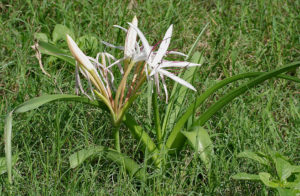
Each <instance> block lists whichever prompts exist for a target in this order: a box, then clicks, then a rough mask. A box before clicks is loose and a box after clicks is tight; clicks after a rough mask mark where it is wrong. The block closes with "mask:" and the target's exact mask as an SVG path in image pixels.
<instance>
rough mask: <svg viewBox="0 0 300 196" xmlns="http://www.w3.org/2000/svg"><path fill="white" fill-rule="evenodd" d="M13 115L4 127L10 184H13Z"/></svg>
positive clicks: (6, 119)
mask: <svg viewBox="0 0 300 196" xmlns="http://www.w3.org/2000/svg"><path fill="white" fill-rule="evenodd" d="M12 114H13V111H12V112H10V113H8V114H7V116H6V118H5V126H4V142H5V157H6V166H7V175H8V182H9V183H10V184H12V173H11V170H12V158H11V137H12Z"/></svg>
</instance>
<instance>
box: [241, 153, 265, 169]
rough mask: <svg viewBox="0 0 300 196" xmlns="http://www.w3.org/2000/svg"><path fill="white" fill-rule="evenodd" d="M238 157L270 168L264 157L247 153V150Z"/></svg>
mask: <svg viewBox="0 0 300 196" xmlns="http://www.w3.org/2000/svg"><path fill="white" fill-rule="evenodd" d="M238 157H239V158H248V159H252V160H254V161H257V162H259V163H260V164H263V165H267V166H270V162H269V160H268V159H267V158H266V157H263V156H260V155H259V154H257V153H255V152H251V151H248V150H245V151H244V152H241V153H239V154H238Z"/></svg>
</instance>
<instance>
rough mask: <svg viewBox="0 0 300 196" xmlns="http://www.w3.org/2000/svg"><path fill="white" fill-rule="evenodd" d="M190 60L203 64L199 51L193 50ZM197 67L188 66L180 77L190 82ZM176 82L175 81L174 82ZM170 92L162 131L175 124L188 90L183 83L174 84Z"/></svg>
mask: <svg viewBox="0 0 300 196" xmlns="http://www.w3.org/2000/svg"><path fill="white" fill-rule="evenodd" d="M191 62H193V63H200V64H203V62H204V58H202V55H201V53H200V52H195V54H194V55H193V57H192V60H191ZM197 69H198V67H190V68H188V69H187V70H186V71H185V72H184V75H183V77H182V79H183V80H185V81H187V82H189V83H192V80H193V78H194V74H195V73H196V70H197ZM175 84H177V83H175ZM175 84H174V87H173V90H172V92H171V96H170V102H169V104H168V106H167V108H166V112H165V117H164V121H163V125H162V133H165V132H166V130H170V129H171V128H172V127H173V125H174V124H175V122H176V120H177V118H178V115H179V114H180V111H182V109H183V108H184V105H183V102H184V100H185V99H186V94H187V91H188V90H189V89H188V88H187V87H185V86H183V85H175Z"/></svg>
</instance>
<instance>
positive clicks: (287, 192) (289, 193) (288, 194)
mask: <svg viewBox="0 0 300 196" xmlns="http://www.w3.org/2000/svg"><path fill="white" fill-rule="evenodd" d="M276 190H277V191H278V193H279V195H280V196H297V195H299V194H297V191H296V190H293V189H287V188H280V187H278V188H276ZM298 193H299V192H298Z"/></svg>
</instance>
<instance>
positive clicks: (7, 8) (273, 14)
mask: <svg viewBox="0 0 300 196" xmlns="http://www.w3.org/2000/svg"><path fill="white" fill-rule="evenodd" d="M299 10H300V1H297V0H296V1H293V0H290V1H285V0H274V1H271V0H270V1H267V0H266V1H264V0H257V1H252V0H247V1H242V0H240V1H238V0H237V1H233V0H232V1H231V0H230V1H197V0H193V1H192V0H177V1H175V0H173V1H165V0H161V1H150V0H143V1H136V0H128V1H117V0H114V1H113V0H112V1H84V3H80V2H79V1H74V2H73V1H57V2H54V1H48V2H47V1H30V0H27V1H5V0H4V1H1V3H0V130H3V129H4V118H5V115H6V114H7V113H8V112H9V111H10V110H11V109H13V108H14V107H16V106H17V105H19V104H21V103H23V102H24V101H26V100H28V99H30V98H33V97H37V96H40V95H44V94H57V93H66V94H73V93H74V92H75V76H74V72H75V70H74V67H73V66H71V65H69V64H67V63H65V62H62V61H59V60H55V59H53V58H49V56H46V55H43V63H44V68H45V69H46V70H47V72H49V73H50V75H51V77H48V76H46V75H45V74H43V73H42V71H41V69H40V67H39V64H38V61H37V59H36V58H35V52H34V51H33V50H32V49H31V47H30V46H31V45H33V44H34V34H35V33H36V32H43V33H46V34H47V35H48V36H49V37H50V36H51V33H52V31H53V29H54V26H55V25H56V24H63V25H66V26H68V27H69V28H70V29H72V30H73V31H74V33H75V36H76V37H80V36H82V35H93V36H95V37H97V39H98V42H99V44H98V46H99V47H98V49H97V50H91V51H86V52H88V53H89V55H90V56H95V55H96V53H97V52H99V51H104V50H105V51H108V52H111V53H112V54H114V55H116V56H118V52H119V51H117V50H114V49H109V48H107V47H105V46H104V45H102V44H101V43H100V41H101V40H104V41H108V42H110V43H114V44H116V45H123V43H124V37H125V36H124V33H123V32H122V31H120V30H118V29H116V28H114V27H113V26H112V25H114V24H118V25H121V26H124V27H127V22H130V21H131V20H132V18H133V16H134V15H137V17H138V19H139V27H140V29H141V30H142V31H143V32H144V33H145V34H146V36H147V37H148V38H149V39H150V41H151V42H152V43H157V42H159V41H160V39H161V38H162V37H163V35H164V33H165V31H166V30H167V28H168V27H169V25H170V24H174V32H173V37H172V41H171V46H170V48H171V49H176V50H177V51H181V52H185V53H187V52H188V50H189V48H190V47H191V46H192V44H193V43H194V41H195V39H196V37H197V35H198V34H199V33H200V31H201V30H202V29H203V27H204V26H205V25H206V24H207V23H208V22H209V26H208V28H207V30H206V31H205V34H204V35H203V36H202V37H201V40H200V42H199V43H198V45H197V47H196V51H199V52H203V55H204V58H205V63H204V64H203V65H202V67H201V68H200V69H199V72H198V73H197V75H196V81H195V83H194V86H195V87H196V88H197V89H198V92H197V94H201V92H203V91H204V90H205V89H207V88H208V87H210V86H212V85H213V84H215V83H216V82H217V81H219V80H221V79H224V78H226V77H229V76H232V75H236V74H239V73H245V72H248V71H269V70H273V69H275V68H278V67H280V66H283V65H285V64H287V63H290V62H293V61H296V60H300V59H299V57H300V15H299ZM58 44H59V45H60V46H61V47H64V48H67V46H66V43H65V42H63V41H61V42H60V43H58ZM288 74H290V75H293V76H296V77H298V78H299V77H300V71H299V70H295V71H294V72H291V73H288ZM168 82H169V83H170V84H171V81H168ZM238 83H240V84H241V83H242V82H238ZM234 86H236V85H230V86H228V87H225V88H223V89H222V90H219V91H218V92H217V94H216V95H215V96H213V97H211V101H209V102H207V104H206V105H205V106H209V105H210V104H211V102H213V101H215V100H218V98H220V96H221V95H224V94H225V93H226V92H228V90H229V89H231V88H232V87H234ZM145 91H146V86H145ZM190 93H191V94H190V96H188V97H190V98H189V99H187V100H186V102H189V101H192V99H193V97H195V96H194V92H190ZM146 105H147V96H146V95H144V96H140V97H139V99H138V100H136V104H134V106H133V107H132V108H131V109H130V113H131V114H132V115H134V116H135V117H136V119H138V122H139V123H140V124H141V125H143V126H144V127H145V128H146V129H147V130H149V129H150V127H151V126H152V125H151V122H150V121H149V120H148V118H147V106H146ZM160 105H161V108H162V109H164V107H165V103H164V100H163V99H162V100H161V101H160ZM200 109H201V108H200ZM203 109H204V108H203ZM201 111H202V110H199V111H197V114H200V113H201ZM205 128H207V129H208V130H209V133H210V135H211V137H212V141H213V143H214V146H215V149H214V150H215V157H214V160H213V166H212V169H211V171H209V172H208V171H206V170H205V168H204V165H203V164H202V163H201V161H200V159H199V158H198V157H196V156H194V154H193V150H192V149H191V148H190V146H186V148H185V150H184V151H183V153H181V154H180V155H178V157H177V158H176V159H172V160H170V162H171V167H170V168H168V169H166V170H158V171H155V172H154V173H151V176H150V178H151V179H152V180H153V182H154V183H152V184H143V183H140V182H139V181H138V180H137V179H130V178H129V177H128V176H124V175H121V172H119V167H118V166H117V165H115V164H114V163H111V162H110V161H108V160H105V158H104V157H100V158H96V159H94V160H93V161H90V162H89V161H87V162H85V163H84V164H83V165H81V166H80V167H78V168H76V169H70V165H69V160H68V157H69V156H70V155H71V154H72V153H74V152H76V151H78V150H80V149H82V148H84V147H86V146H88V145H92V144H101V145H104V146H111V145H113V141H112V138H113V136H112V127H111V123H110V118H109V116H108V115H107V114H106V113H105V112H103V111H100V110H95V109H94V108H92V107H88V106H86V105H83V104H78V103H71V102H69V103H62V102H58V103H54V104H48V105H46V106H43V107H41V108H39V109H37V110H34V111H30V112H27V113H24V114H20V115H16V116H15V117H14V124H13V153H14V154H17V153H19V160H18V162H17V164H16V165H15V166H14V170H13V176H14V184H13V186H12V187H11V193H12V195H58V194H62V193H64V194H68V195H98V194H99V195H101V194H103V195H108V194H109V195H123V194H126V195H168V194H172V195H198V194H199V193H203V194H204V195H263V194H267V195H274V194H275V192H272V191H271V190H270V189H266V188H264V186H263V185H262V184H260V183H259V182H258V183H254V182H248V181H235V180H233V179H231V176H232V175H234V174H235V173H237V172H241V171H243V172H249V173H255V172H257V171H259V170H264V169H265V168H263V167H262V166H259V165H257V164H255V162H251V161H247V160H245V159H238V158H237V154H238V153H239V152H241V151H243V150H246V149H248V150H252V151H259V150H260V151H266V150H267V149H269V148H270V149H274V150H277V151H279V152H281V153H283V154H284V155H286V156H288V157H289V158H290V159H291V161H292V162H293V163H295V164H298V165H299V164H300V154H299V152H300V85H299V84H296V83H293V82H288V81H286V80H280V79H276V80H275V79H271V80H269V81H267V82H265V83H264V84H263V85H259V86H257V88H254V89H251V90H250V91H249V92H247V93H246V94H244V95H242V96H240V97H238V98H236V99H235V100H234V101H233V102H232V103H231V104H229V105H228V106H226V107H225V108H224V109H223V110H222V111H221V112H219V113H218V114H217V115H215V116H214V118H213V119H211V120H210V121H208V122H207V123H206V124H205ZM149 132H151V131H149ZM121 136H122V140H121V148H122V149H121V150H122V152H128V154H130V155H131V156H132V158H134V159H135V160H137V161H141V160H143V156H144V155H143V153H142V149H140V148H138V145H137V142H136V141H135V140H133V139H132V138H131V137H130V134H129V132H128V130H127V129H126V127H125V126H123V127H122V129H121ZM0 137H1V138H3V131H0ZM0 146H1V147H2V148H1V149H2V150H1V151H0V156H1V157H3V156H4V141H3V139H1V140H0ZM8 187H9V184H8V182H7V175H6V174H4V175H1V176H0V194H1V195H2V194H8V193H9V192H8Z"/></svg>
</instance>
